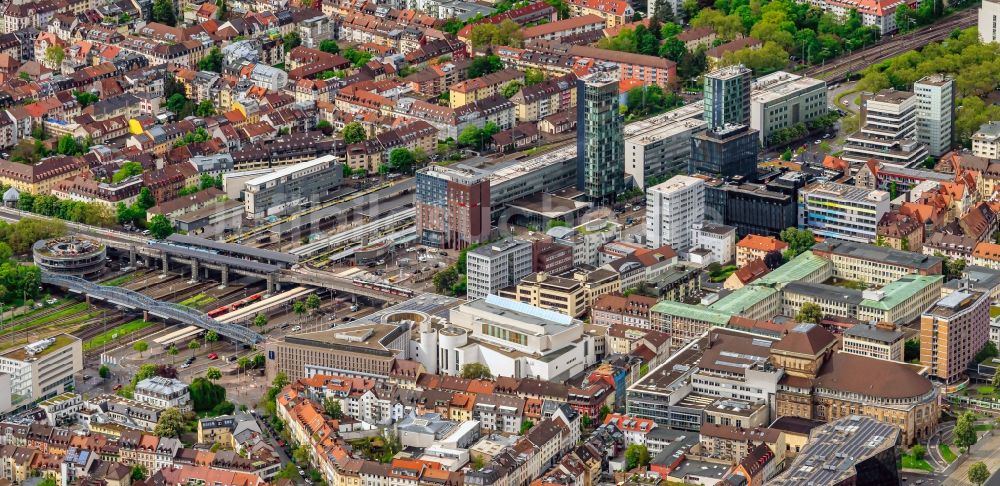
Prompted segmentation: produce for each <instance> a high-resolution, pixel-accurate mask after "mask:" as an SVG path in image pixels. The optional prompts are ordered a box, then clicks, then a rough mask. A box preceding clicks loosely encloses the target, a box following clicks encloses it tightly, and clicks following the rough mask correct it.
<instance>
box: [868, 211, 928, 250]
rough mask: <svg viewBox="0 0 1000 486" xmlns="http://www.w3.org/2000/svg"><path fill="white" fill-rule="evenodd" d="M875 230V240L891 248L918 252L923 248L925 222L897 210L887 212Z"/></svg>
mask: <svg viewBox="0 0 1000 486" xmlns="http://www.w3.org/2000/svg"><path fill="white" fill-rule="evenodd" d="M875 231H876V233H877V234H876V236H875V241H881V242H882V243H883V244H885V245H887V246H889V247H890V248H895V249H897V250H903V251H912V252H917V253H921V251H922V250H923V247H924V223H923V222H922V221H920V220H918V219H917V218H914V217H912V216H907V215H905V214H902V213H899V212H896V211H890V212H888V213H885V214H884V215H882V219H881V220H879V222H878V227H877V228H876V229H875Z"/></svg>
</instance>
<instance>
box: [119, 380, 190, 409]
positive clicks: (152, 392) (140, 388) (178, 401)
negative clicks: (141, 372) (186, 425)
mask: <svg viewBox="0 0 1000 486" xmlns="http://www.w3.org/2000/svg"><path fill="white" fill-rule="evenodd" d="M133 398H134V399H135V400H136V401H137V402H142V403H148V404H150V405H153V406H156V407H159V408H171V407H173V408H177V409H179V410H181V411H186V410H189V409H190V408H191V395H190V394H189V393H188V386H187V384H186V383H184V382H183V381H180V380H178V379H175V378H166V377H162V376H154V377H152V378H146V379H145V380H142V381H140V382H139V383H136V384H135V392H134V393H133Z"/></svg>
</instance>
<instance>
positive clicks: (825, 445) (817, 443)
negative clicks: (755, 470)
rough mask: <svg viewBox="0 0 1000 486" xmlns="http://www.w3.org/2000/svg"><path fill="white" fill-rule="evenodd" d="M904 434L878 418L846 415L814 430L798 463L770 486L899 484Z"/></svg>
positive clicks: (796, 457) (770, 483) (796, 460)
mask: <svg viewBox="0 0 1000 486" xmlns="http://www.w3.org/2000/svg"><path fill="white" fill-rule="evenodd" d="M901 435H902V434H900V431H899V428H898V427H896V426H895V425H893V424H892V423H889V422H886V421H884V420H880V419H878V418H876V417H870V416H864V415H847V416H845V417H843V418H840V419H837V420H835V421H832V422H830V423H828V424H825V425H821V426H819V427H816V428H813V429H812V430H811V431H810V432H809V439H808V440H807V441H806V445H805V447H803V448H802V450H801V451H799V453H798V454H797V455H796V456H795V461H794V462H792V463H791V464H790V465H789V466H788V467H787V468H785V471H784V472H783V473H781V474H779V475H778V476H776V477H774V478H772V479H771V480H770V481H769V482H768V484H769V485H774V486H799V485H803V484H857V485H859V486H860V485H876V484H900V483H901V481H900V472H899V469H898V468H897V467H896V464H897V463H898V461H899V454H900V449H899V447H900V442H901ZM846 451H857V454H853V453H850V452H846ZM845 452H846V453H845Z"/></svg>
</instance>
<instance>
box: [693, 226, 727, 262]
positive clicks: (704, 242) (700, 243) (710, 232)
mask: <svg viewBox="0 0 1000 486" xmlns="http://www.w3.org/2000/svg"><path fill="white" fill-rule="evenodd" d="M691 230H692V233H693V236H694V248H701V249H705V250H708V251H709V252H711V255H712V259H713V261H715V262H717V263H719V264H720V265H725V264H727V263H730V262H732V261H734V260H735V259H736V227H735V226H726V225H724V224H713V223H696V224H694V225H693V226H692V227H691ZM708 263H711V262H708Z"/></svg>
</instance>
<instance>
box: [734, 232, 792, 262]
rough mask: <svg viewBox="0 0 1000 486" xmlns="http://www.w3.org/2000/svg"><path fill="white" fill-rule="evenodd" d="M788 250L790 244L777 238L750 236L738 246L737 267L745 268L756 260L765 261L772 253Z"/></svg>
mask: <svg viewBox="0 0 1000 486" xmlns="http://www.w3.org/2000/svg"><path fill="white" fill-rule="evenodd" d="M787 249H788V243H785V242H784V241H781V240H779V239H777V238H773V237H770V236H760V235H754V234H749V235H746V236H745V237H744V238H743V239H742V240H740V241H739V243H737V244H736V266H737V267H743V266H744V265H746V264H748V263H750V262H752V261H754V260H757V259H760V260H763V259H764V257H765V256H767V254H768V253H771V252H772V251H776V252H778V253H781V252H784V251H785V250H787Z"/></svg>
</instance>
